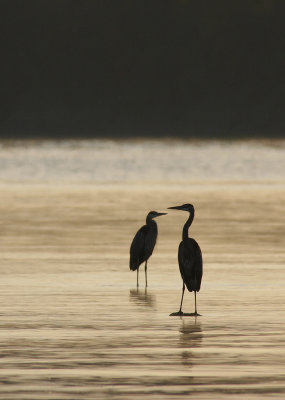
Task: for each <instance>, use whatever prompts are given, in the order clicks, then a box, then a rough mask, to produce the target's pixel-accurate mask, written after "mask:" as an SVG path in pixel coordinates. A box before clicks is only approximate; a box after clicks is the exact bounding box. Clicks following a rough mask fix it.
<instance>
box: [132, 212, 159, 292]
mask: <svg viewBox="0 0 285 400" xmlns="http://www.w3.org/2000/svg"><path fill="white" fill-rule="evenodd" d="M166 214H167V213H159V212H156V211H150V212H149V213H148V214H147V216H146V225H143V226H142V227H141V228H140V229H139V230H138V231H137V233H136V235H135V237H134V238H133V241H132V244H131V248H130V269H131V270H132V271H137V287H138V286H139V266H140V265H141V264H142V263H143V262H145V267H144V269H145V286H146V287H147V261H148V259H149V257H150V256H151V255H152V252H153V249H154V246H155V243H156V239H157V224H156V222H155V221H154V220H153V219H154V218H156V217H159V216H160V215H166Z"/></svg>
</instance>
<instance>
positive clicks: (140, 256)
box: [130, 204, 203, 316]
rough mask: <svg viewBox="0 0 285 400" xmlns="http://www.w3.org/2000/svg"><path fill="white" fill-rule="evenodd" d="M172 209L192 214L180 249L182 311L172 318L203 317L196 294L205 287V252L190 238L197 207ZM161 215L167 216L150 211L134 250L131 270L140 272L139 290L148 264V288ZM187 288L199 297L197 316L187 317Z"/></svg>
mask: <svg viewBox="0 0 285 400" xmlns="http://www.w3.org/2000/svg"><path fill="white" fill-rule="evenodd" d="M169 209H174V210H182V211H187V212H189V218H188V219H187V221H186V223H185V225H184V227H183V231H182V241H181V243H180V244H179V248H178V263H179V269H180V274H181V277H182V281H183V286H182V296H181V303H180V309H179V311H178V312H175V313H172V314H170V315H171V316H176V315H194V316H197V315H199V314H198V313H197V302H196V292H199V290H200V286H201V280H202V275H203V260H202V253H201V249H200V247H199V245H198V243H197V242H196V240H195V239H193V238H189V237H188V229H189V227H190V225H191V224H192V222H193V219H194V214H195V210H194V206H193V205H192V204H183V205H182V206H175V207H169ZM160 215H166V213H159V212H156V211H150V212H149V213H148V215H147V217H146V225H143V226H142V227H141V228H140V229H139V230H138V232H137V233H136V235H135V237H134V239H133V241H132V244H131V248H130V269H131V270H132V271H137V287H138V285H139V282H138V272H139V266H140V265H141V264H142V263H143V262H145V284H146V287H147V261H148V259H149V257H150V256H151V255H152V252H153V249H154V246H155V243H156V239H157V224H156V222H155V221H154V220H153V219H154V218H156V217H159V216H160ZM185 286H186V287H187V289H188V290H189V292H194V294H195V312H194V313H187V314H186V313H183V312H182V303H183V297H184V291H185Z"/></svg>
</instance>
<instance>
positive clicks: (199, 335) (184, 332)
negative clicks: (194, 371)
mask: <svg viewBox="0 0 285 400" xmlns="http://www.w3.org/2000/svg"><path fill="white" fill-rule="evenodd" d="M179 332H180V337H179V342H178V347H179V348H182V349H183V351H182V352H181V359H182V360H181V362H182V364H183V365H187V366H193V364H194V363H193V359H194V354H193V352H191V351H189V350H190V349H193V348H196V347H201V345H202V341H203V331H202V326H201V323H200V322H199V321H198V320H197V319H196V318H195V320H194V321H193V320H192V321H187V322H186V321H184V320H183V321H182V325H181V327H180V329H179ZM188 349H189V350H188Z"/></svg>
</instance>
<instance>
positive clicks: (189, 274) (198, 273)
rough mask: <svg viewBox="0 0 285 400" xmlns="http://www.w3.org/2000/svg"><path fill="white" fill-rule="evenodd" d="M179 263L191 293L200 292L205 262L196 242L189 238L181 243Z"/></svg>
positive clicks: (184, 280)
mask: <svg viewBox="0 0 285 400" xmlns="http://www.w3.org/2000/svg"><path fill="white" fill-rule="evenodd" d="M178 262H179V269H180V273H181V277H182V279H183V282H184V283H185V285H186V286H187V289H188V290H189V291H190V292H192V291H196V292H199V290H200V286H201V280H202V275H203V260H202V253H201V249H200V247H199V245H198V243H197V242H196V240H194V239H192V238H188V239H187V240H183V241H182V242H181V243H180V245H179V249H178Z"/></svg>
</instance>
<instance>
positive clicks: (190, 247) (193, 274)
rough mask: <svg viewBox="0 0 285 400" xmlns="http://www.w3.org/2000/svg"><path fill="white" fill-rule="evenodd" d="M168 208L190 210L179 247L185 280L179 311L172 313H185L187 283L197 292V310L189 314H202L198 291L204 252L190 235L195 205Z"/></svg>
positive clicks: (188, 286) (180, 267)
mask: <svg viewBox="0 0 285 400" xmlns="http://www.w3.org/2000/svg"><path fill="white" fill-rule="evenodd" d="M168 208H169V209H174V210H182V211H188V212H189V218H188V220H187V221H186V223H185V225H184V227H183V231H182V242H180V244H179V248H178V263H179V269H180V274H181V277H182V280H183V287H182V297H181V304H180V309H179V311H178V312H176V313H172V314H170V315H183V312H182V302H183V296H184V291H185V285H186V287H187V289H188V290H189V292H194V294H195V312H194V313H191V314H188V315H195V316H196V315H200V314H198V313H197V304H196V292H199V290H200V286H201V280H202V275H203V260H202V253H201V249H200V246H199V245H198V243H197V242H196V240H195V239H192V238H189V237H188V229H189V227H190V225H191V224H192V222H193V219H194V206H193V205H192V204H183V205H182V206H176V207H168ZM184 315H185V314H184Z"/></svg>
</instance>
